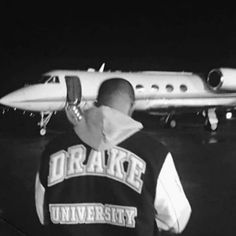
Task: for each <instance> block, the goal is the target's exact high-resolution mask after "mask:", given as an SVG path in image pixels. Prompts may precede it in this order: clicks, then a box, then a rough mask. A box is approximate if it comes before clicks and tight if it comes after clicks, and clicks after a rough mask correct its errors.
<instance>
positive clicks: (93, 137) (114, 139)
mask: <svg viewBox="0 0 236 236" xmlns="http://www.w3.org/2000/svg"><path fill="white" fill-rule="evenodd" d="M142 128H143V126H142V124H141V123H140V122H137V121H135V120H134V119H132V118H131V117H129V116H127V115H125V114H123V113H121V112H119V111H118V110H115V109H112V108H110V107H107V106H100V107H92V108H90V109H89V110H86V111H85V112H84V114H83V118H82V119H81V120H80V121H79V122H78V123H77V124H76V125H75V126H74V130H75V132H76V134H77V135H78V136H79V138H80V139H81V140H82V141H83V142H84V143H86V144H88V145H89V146H91V147H92V148H93V149H95V150H106V149H109V148H111V147H114V146H116V145H117V144H119V143H121V142H122V141H124V140H125V139H127V138H128V137H130V136H131V135H133V134H134V133H136V132H138V131H139V130H140V129H142Z"/></svg>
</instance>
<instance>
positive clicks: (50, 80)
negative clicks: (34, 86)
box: [47, 76, 59, 83]
mask: <svg viewBox="0 0 236 236" xmlns="http://www.w3.org/2000/svg"><path fill="white" fill-rule="evenodd" d="M47 83H59V78H58V76H53V77H52V78H50V79H49V80H48V81H47Z"/></svg>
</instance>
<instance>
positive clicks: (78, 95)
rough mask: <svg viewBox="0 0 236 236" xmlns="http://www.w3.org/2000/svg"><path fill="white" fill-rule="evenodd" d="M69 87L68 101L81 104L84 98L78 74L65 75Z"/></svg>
mask: <svg viewBox="0 0 236 236" xmlns="http://www.w3.org/2000/svg"><path fill="white" fill-rule="evenodd" d="M65 81H66V87H67V102H68V103H72V104H74V105H79V104H80V102H81V99H82V88H81V83H80V79H79V77H78V76H65Z"/></svg>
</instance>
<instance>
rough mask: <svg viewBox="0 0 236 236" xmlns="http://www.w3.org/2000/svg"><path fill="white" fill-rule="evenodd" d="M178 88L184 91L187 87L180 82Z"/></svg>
mask: <svg viewBox="0 0 236 236" xmlns="http://www.w3.org/2000/svg"><path fill="white" fill-rule="evenodd" d="M179 88H180V90H181V91H182V92H186V91H187V90H188V88H187V86H186V85H185V84H181V85H180V86H179Z"/></svg>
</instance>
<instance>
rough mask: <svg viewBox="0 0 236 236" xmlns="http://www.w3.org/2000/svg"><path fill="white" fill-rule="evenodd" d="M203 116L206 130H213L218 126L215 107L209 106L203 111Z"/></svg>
mask: <svg viewBox="0 0 236 236" xmlns="http://www.w3.org/2000/svg"><path fill="white" fill-rule="evenodd" d="M203 116H205V122H204V127H205V129H206V130H207V131H211V132H215V131H216V130H217V128H218V122H219V120H218V117H217V115H216V109H215V108H210V109H208V110H207V111H204V112H203Z"/></svg>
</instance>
